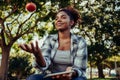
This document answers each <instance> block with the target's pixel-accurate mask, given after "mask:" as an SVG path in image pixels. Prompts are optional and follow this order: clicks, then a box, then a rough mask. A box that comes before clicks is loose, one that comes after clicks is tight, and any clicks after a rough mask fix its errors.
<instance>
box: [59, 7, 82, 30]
mask: <svg viewBox="0 0 120 80" xmlns="http://www.w3.org/2000/svg"><path fill="white" fill-rule="evenodd" d="M61 11H64V12H65V13H66V14H67V15H68V16H69V17H70V19H71V20H73V21H74V24H73V25H72V26H71V28H73V27H74V26H75V25H76V24H77V23H80V21H81V19H80V15H79V12H78V10H77V9H75V8H73V7H70V6H68V7H65V8H61V9H60V10H59V11H58V12H57V13H59V12H61Z"/></svg>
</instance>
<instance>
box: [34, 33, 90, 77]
mask: <svg viewBox="0 0 120 80" xmlns="http://www.w3.org/2000/svg"><path fill="white" fill-rule="evenodd" d="M58 45H59V44H58V34H54V35H49V36H47V37H46V39H45V40H44V43H43V45H42V46H41V51H42V54H43V56H44V59H45V61H46V67H39V69H41V70H47V69H48V68H49V66H50V65H51V64H52V59H53V58H54V55H55V53H56V51H57V49H58ZM70 52H71V57H72V58H71V59H72V60H71V61H73V62H72V67H73V70H76V71H77V73H78V76H85V72H86V68H87V55H88V54H87V44H86V42H85V40H84V39H83V38H82V37H81V36H78V35H75V34H71V49H70ZM36 65H37V64H36ZM37 66H39V65H37Z"/></svg>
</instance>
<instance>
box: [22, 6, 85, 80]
mask: <svg viewBox="0 0 120 80" xmlns="http://www.w3.org/2000/svg"><path fill="white" fill-rule="evenodd" d="M79 20H80V16H79V14H78V12H77V11H76V10H75V9H73V8H71V7H67V8H63V9H60V10H59V11H58V13H57V14H56V18H55V28H56V30H57V31H58V34H55V35H49V36H48V37H47V38H46V39H45V41H44V43H43V45H42V47H41V48H39V47H38V45H39V44H38V42H36V44H35V45H33V43H30V44H29V45H28V44H22V45H20V47H21V48H22V49H23V50H25V51H27V52H30V53H33V54H34V56H35V58H36V67H37V68H39V69H40V70H42V72H45V71H46V70H49V71H51V72H52V73H56V72H63V71H73V72H72V73H67V74H61V75H56V76H52V77H47V78H44V76H45V74H44V73H43V74H34V75H31V76H29V77H28V78H27V80H86V76H85V72H86V67H87V45H86V42H85V40H84V39H83V38H82V37H81V36H78V35H75V34H72V33H71V32H70V29H71V28H73V27H74V26H75V25H76V24H77V23H78V21H79Z"/></svg>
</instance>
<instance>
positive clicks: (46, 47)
mask: <svg viewBox="0 0 120 80" xmlns="http://www.w3.org/2000/svg"><path fill="white" fill-rule="evenodd" d="M40 49H41V52H42V55H43V57H44V60H45V63H46V66H45V67H41V66H39V65H38V63H37V62H36V61H34V66H35V67H37V68H39V69H40V70H42V71H44V70H46V69H48V67H49V65H50V64H51V60H50V55H51V45H50V39H49V36H47V37H46V38H45V40H44V43H43V44H42V46H41V48H40Z"/></svg>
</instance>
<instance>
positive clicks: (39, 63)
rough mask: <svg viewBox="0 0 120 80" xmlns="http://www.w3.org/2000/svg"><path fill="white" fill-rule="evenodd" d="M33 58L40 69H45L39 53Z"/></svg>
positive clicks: (42, 58)
mask: <svg viewBox="0 0 120 80" xmlns="http://www.w3.org/2000/svg"><path fill="white" fill-rule="evenodd" d="M35 58H36V62H37V64H38V65H39V66H41V67H45V66H46V63H45V60H44V57H43V56H42V54H41V53H39V54H38V55H35Z"/></svg>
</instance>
